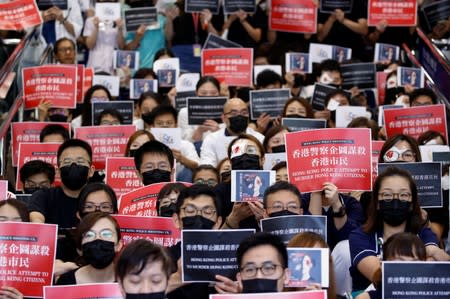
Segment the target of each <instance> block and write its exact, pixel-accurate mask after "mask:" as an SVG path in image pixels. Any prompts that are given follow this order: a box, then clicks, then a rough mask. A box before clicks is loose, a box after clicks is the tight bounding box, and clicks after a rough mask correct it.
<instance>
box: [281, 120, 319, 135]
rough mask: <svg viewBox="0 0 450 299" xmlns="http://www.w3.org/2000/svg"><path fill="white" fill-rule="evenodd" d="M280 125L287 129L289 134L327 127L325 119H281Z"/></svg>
mask: <svg viewBox="0 0 450 299" xmlns="http://www.w3.org/2000/svg"><path fill="white" fill-rule="evenodd" d="M281 124H282V125H283V126H285V127H288V128H289V130H290V131H291V132H298V131H305V130H312V129H325V128H326V127H327V121H326V120H325V119H315V118H282V119H281Z"/></svg>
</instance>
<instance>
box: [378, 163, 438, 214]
mask: <svg viewBox="0 0 450 299" xmlns="http://www.w3.org/2000/svg"><path fill="white" fill-rule="evenodd" d="M392 166H393V165H392V163H380V164H378V173H379V174H380V173H382V172H383V171H384V170H385V169H386V168H387V167H392ZM395 167H398V168H401V169H405V170H406V171H408V172H409V173H410V174H411V176H412V178H413V179H414V181H415V182H416V185H417V193H418V194H417V195H418V197H419V203H420V206H421V207H422V208H438V207H442V189H441V174H442V165H441V163H439V162H420V163H395Z"/></svg>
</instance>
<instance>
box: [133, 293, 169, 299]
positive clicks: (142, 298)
mask: <svg viewBox="0 0 450 299" xmlns="http://www.w3.org/2000/svg"><path fill="white" fill-rule="evenodd" d="M164 298H166V292H158V293H145V294H129V293H125V299H164Z"/></svg>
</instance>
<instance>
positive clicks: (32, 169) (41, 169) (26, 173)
mask: <svg viewBox="0 0 450 299" xmlns="http://www.w3.org/2000/svg"><path fill="white" fill-rule="evenodd" d="M40 173H43V174H45V175H46V176H47V178H48V180H49V181H50V184H53V182H54V181H55V167H54V166H53V165H52V164H50V163H47V162H45V161H42V160H32V161H28V162H27V163H25V164H23V166H22V167H21V168H20V170H19V176H20V181H21V182H22V184H23V185H24V184H25V181H26V180H28V178H29V177H31V176H33V175H35V174H40Z"/></svg>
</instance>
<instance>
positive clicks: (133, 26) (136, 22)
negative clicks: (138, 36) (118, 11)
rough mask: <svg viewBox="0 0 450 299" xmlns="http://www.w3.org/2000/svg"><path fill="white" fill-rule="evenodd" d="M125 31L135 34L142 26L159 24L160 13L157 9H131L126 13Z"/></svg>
mask: <svg viewBox="0 0 450 299" xmlns="http://www.w3.org/2000/svg"><path fill="white" fill-rule="evenodd" d="M124 16H125V30H126V31H127V32H135V31H137V30H138V28H139V27H140V26H141V25H142V24H156V23H158V12H157V10H156V7H138V8H129V9H127V10H125V11H124Z"/></svg>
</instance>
